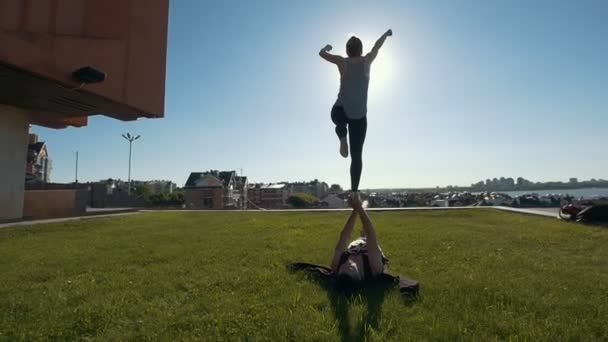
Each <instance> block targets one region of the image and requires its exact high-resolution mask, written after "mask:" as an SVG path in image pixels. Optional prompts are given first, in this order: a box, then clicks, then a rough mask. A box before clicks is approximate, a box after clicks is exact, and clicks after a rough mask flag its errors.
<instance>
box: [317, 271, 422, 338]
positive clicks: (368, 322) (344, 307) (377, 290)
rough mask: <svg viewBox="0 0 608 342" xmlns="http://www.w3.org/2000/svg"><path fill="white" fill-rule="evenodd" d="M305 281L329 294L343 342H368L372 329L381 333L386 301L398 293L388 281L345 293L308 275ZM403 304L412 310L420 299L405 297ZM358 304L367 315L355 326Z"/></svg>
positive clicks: (375, 282)
mask: <svg viewBox="0 0 608 342" xmlns="http://www.w3.org/2000/svg"><path fill="white" fill-rule="evenodd" d="M306 278H307V279H310V280H312V281H313V282H315V283H318V284H319V285H320V286H321V288H323V289H324V290H325V291H326V292H327V298H328V299H329V301H330V303H331V307H332V310H333V314H334V318H335V319H336V322H337V324H338V330H339V332H340V338H341V340H342V341H363V340H367V339H368V338H369V337H370V336H369V334H370V332H371V331H372V329H373V330H375V331H378V330H379V327H380V326H379V322H380V318H381V311H382V310H381V309H382V304H383V303H384V299H385V297H386V295H387V294H388V293H389V292H391V291H398V290H397V289H396V285H395V283H394V282H387V281H368V282H366V283H365V285H364V286H362V287H361V288H359V289H356V290H351V291H345V290H343V289H339V288H337V287H336V286H335V284H334V281H333V280H331V279H328V278H324V277H320V276H315V275H308V276H307V277H306ZM402 300H403V303H404V304H405V305H407V306H410V305H413V304H414V303H415V302H416V301H417V300H418V297H417V296H405V295H404V296H402ZM358 303H363V304H365V305H366V311H365V314H364V316H363V319H362V321H361V322H360V323H358V324H356V325H353V324H351V320H350V315H349V311H350V307H351V306H352V305H355V304H358Z"/></svg>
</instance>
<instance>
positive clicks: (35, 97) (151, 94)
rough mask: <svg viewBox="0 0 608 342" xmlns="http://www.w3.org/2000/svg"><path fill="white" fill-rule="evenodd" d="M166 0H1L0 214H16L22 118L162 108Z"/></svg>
mask: <svg viewBox="0 0 608 342" xmlns="http://www.w3.org/2000/svg"><path fill="white" fill-rule="evenodd" d="M168 12H169V1H168V0H0V163H1V164H0V221H2V220H15V219H20V218H21V216H22V211H23V187H24V184H23V183H24V179H23V169H24V168H25V164H26V155H27V145H28V144H27V143H28V127H29V126H28V125H29V124H35V125H40V126H45V127H52V128H63V127H67V126H76V127H80V126H85V125H86V124H87V118H88V116H90V115H98V114H101V115H106V116H109V117H113V118H116V119H119V120H136V119H138V118H140V117H147V118H159V117H163V115H164V93H165V69H166V50H167V25H168Z"/></svg>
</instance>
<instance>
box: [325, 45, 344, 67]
mask: <svg viewBox="0 0 608 342" xmlns="http://www.w3.org/2000/svg"><path fill="white" fill-rule="evenodd" d="M331 49H332V47H331V45H329V44H327V45H325V47H324V48H322V49H321V51H319V56H321V58H323V59H324V60H326V61H328V62H330V63H333V64H336V65H340V63H342V61H343V60H344V58H343V57H342V56H338V55H332V54H331V53H329V51H331Z"/></svg>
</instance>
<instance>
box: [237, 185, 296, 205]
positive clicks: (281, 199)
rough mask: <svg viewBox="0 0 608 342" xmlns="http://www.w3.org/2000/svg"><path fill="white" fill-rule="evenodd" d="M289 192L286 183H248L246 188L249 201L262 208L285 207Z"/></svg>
mask: <svg viewBox="0 0 608 342" xmlns="http://www.w3.org/2000/svg"><path fill="white" fill-rule="evenodd" d="M289 194H290V191H289V186H288V185H287V184H286V183H276V184H262V183H258V184H249V187H248V188H247V196H248V198H249V201H250V202H251V203H253V204H254V205H255V206H256V207H258V208H263V209H282V208H285V207H286V206H287V198H288V197H289Z"/></svg>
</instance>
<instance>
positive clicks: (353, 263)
mask: <svg viewBox="0 0 608 342" xmlns="http://www.w3.org/2000/svg"><path fill="white" fill-rule="evenodd" d="M349 204H350V206H351V207H352V208H353V211H352V213H351V214H350V217H349V218H348V221H346V224H345V225H344V229H342V233H340V239H339V240H338V244H337V245H336V250H335V252H334V257H333V260H332V262H331V271H332V273H333V274H335V275H337V280H338V284H339V285H340V286H341V287H345V288H350V287H353V286H354V287H356V286H357V285H359V284H360V283H362V282H363V281H364V280H369V279H371V278H377V277H378V276H380V275H381V274H382V273H383V272H384V267H385V264H386V261H387V260H388V259H387V258H386V257H385V256H384V254H383V253H382V250H381V249H380V245H379V244H378V239H377V237H376V230H375V229H374V225H373V224H372V221H371V220H370V219H369V216H367V212H366V211H365V209H364V208H363V206H362V204H361V200H360V199H359V198H358V197H357V196H353V197H351V198H350V199H349ZM357 216H358V217H360V218H361V222H362V223H363V236H362V237H360V238H358V239H356V240H354V241H352V242H351V243H350V244H349V243H348V241H349V240H350V236H351V233H352V231H353V228H354V227H355V221H357Z"/></svg>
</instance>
